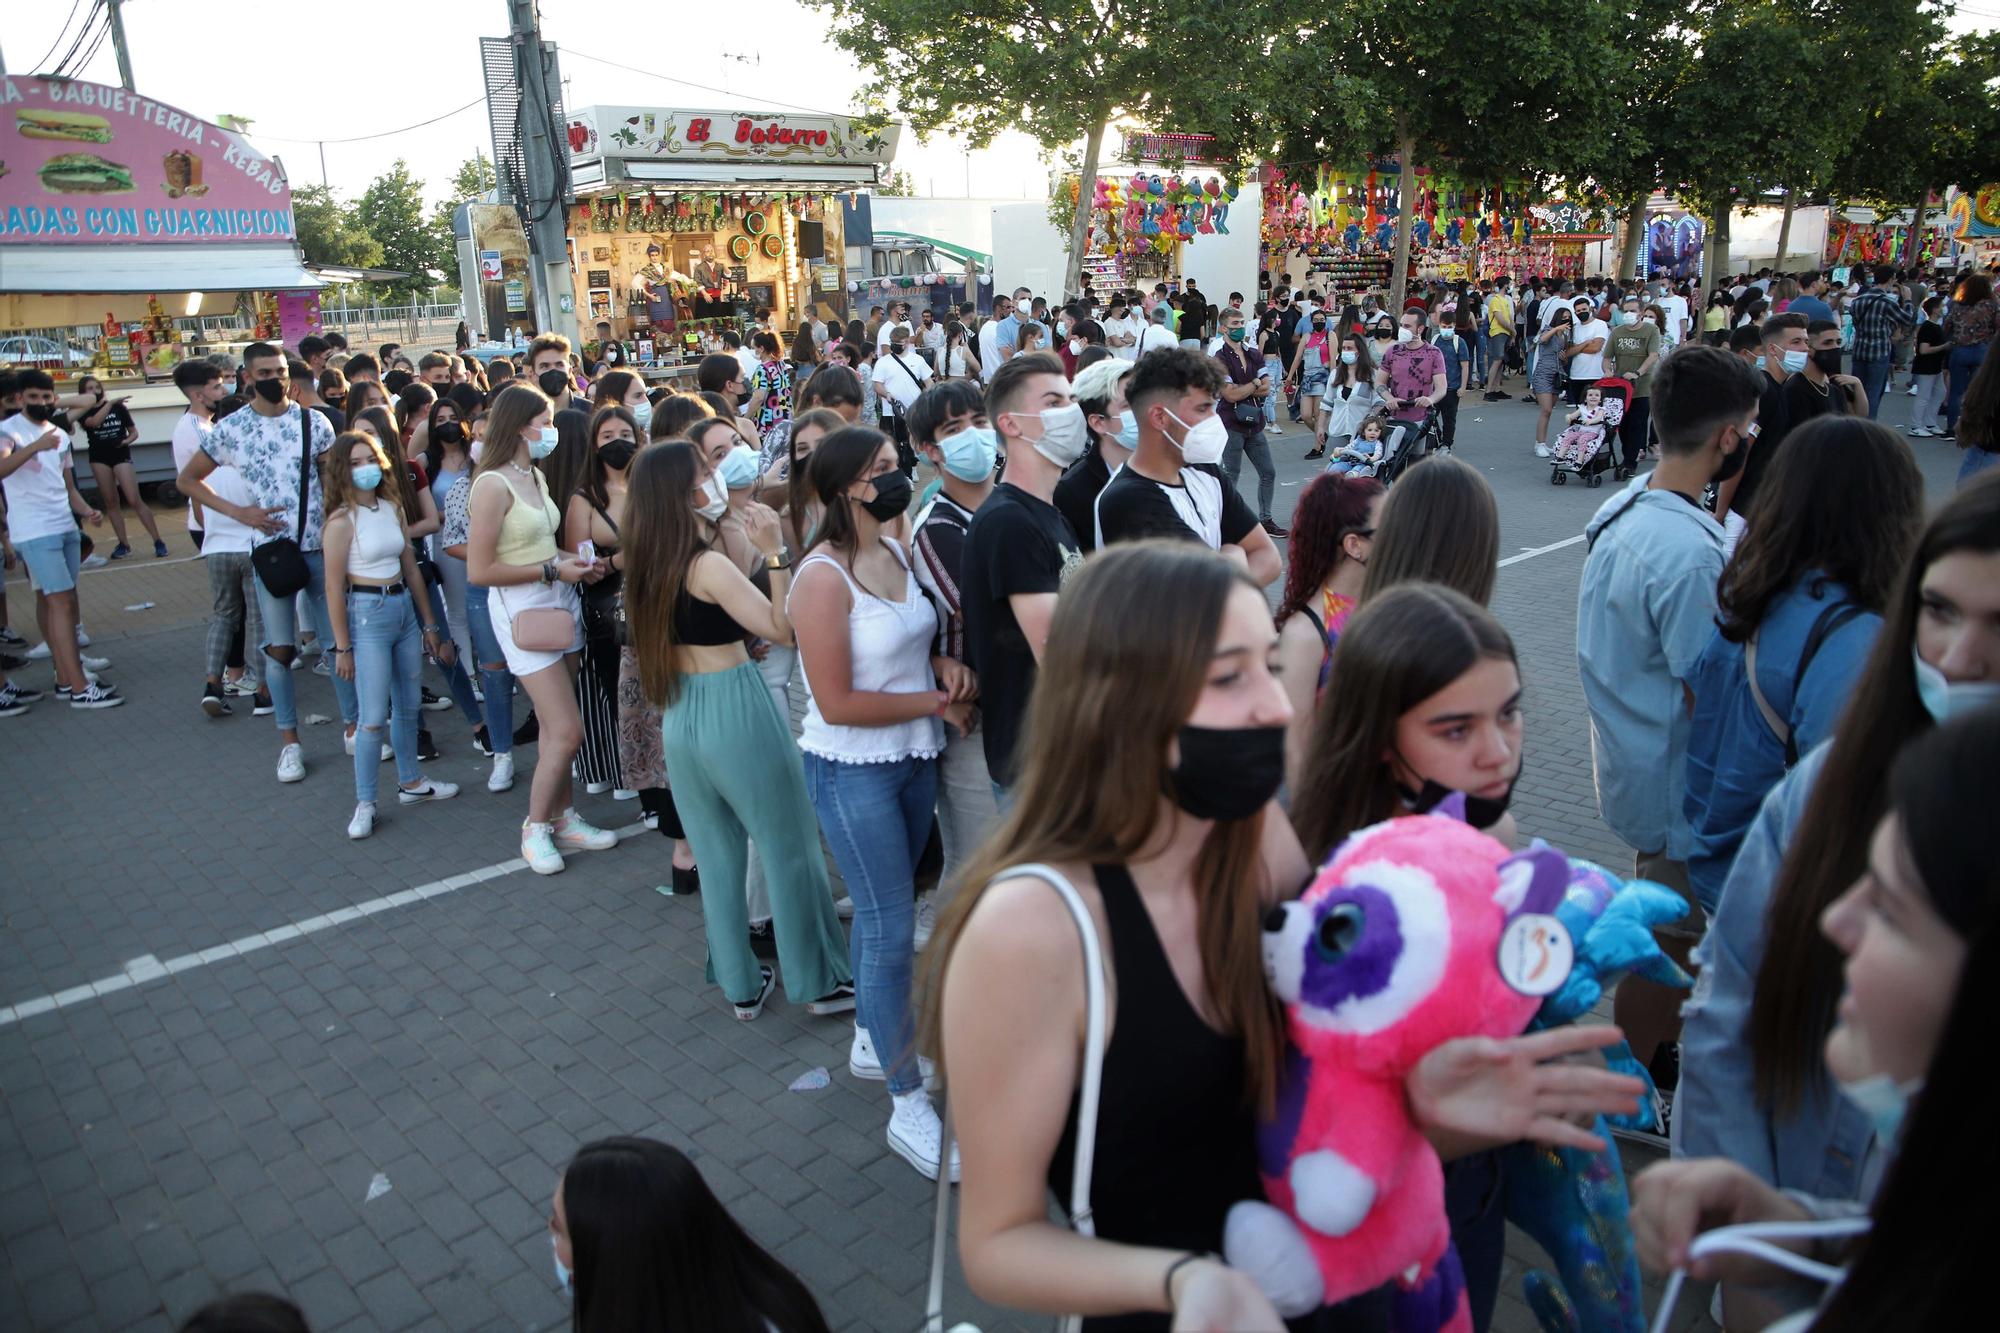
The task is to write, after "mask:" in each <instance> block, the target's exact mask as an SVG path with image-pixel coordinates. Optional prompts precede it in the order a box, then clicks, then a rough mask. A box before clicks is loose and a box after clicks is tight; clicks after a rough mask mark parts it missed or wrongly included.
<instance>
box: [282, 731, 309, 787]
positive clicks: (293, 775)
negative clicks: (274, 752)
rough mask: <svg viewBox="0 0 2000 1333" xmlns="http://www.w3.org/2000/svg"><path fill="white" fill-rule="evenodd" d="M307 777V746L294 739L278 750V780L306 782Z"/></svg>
mask: <svg viewBox="0 0 2000 1333" xmlns="http://www.w3.org/2000/svg"><path fill="white" fill-rule="evenodd" d="M305 778H306V751H305V747H304V746H302V745H300V744H299V743H298V742H297V741H293V742H292V743H291V744H290V745H287V746H286V747H285V748H284V749H282V750H280V751H278V781H280V782H304V781H305Z"/></svg>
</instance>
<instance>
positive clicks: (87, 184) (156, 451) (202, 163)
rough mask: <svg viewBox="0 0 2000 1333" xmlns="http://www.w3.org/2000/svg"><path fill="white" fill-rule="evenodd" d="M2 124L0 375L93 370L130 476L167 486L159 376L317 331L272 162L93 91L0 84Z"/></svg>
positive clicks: (165, 394)
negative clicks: (113, 406) (128, 441)
mask: <svg viewBox="0 0 2000 1333" xmlns="http://www.w3.org/2000/svg"><path fill="white" fill-rule="evenodd" d="M0 118H4V119H0V135H4V139H0V143H4V145H5V146H4V148H3V149H0V365H33V366H37V367H40V368H42V369H46V370H48V371H49V372H50V373H52V374H54V375H57V376H59V377H63V378H73V377H77V376H80V375H86V374H88V375H95V376H96V377H97V378H99V379H100V380H101V381H103V382H104V384H105V386H106V388H107V390H108V391H109V392H110V393H112V394H114V395H115V396H118V397H122V398H125V399H127V403H126V409H127V411H128V412H130V413H131V415H132V418H133V420H134V422H135V423H136V424H137V425H138V428H139V443H138V444H137V445H135V446H134V448H133V463H134V465H135V467H136V469H137V471H138V474H139V478H140V480H141V481H158V480H164V479H166V478H169V477H171V476H172V475H173V465H172V458H171V453H170V451H169V448H168V446H169V443H170V441H171V437H172V433H173V425H174V420H175V418H177V417H178V416H179V415H180V413H181V411H182V410H183V408H184V406H185V405H184V404H183V402H182V400H181V397H180V394H179V392H178V391H177V390H175V389H174V388H173V387H172V385H171V384H170V383H168V377H169V376H170V375H171V374H172V372H173V368H174V366H175V365H177V364H179V363H180V362H181V361H182V360H184V359H186V358H187V357H189V356H193V355H205V354H209V353H216V352H223V353H231V352H236V351H239V350H240V349H241V348H242V347H243V345H245V344H246V343H248V342H251V341H254V340H260V339H269V340H272V341H279V340H282V341H283V342H286V343H289V344H295V343H296V342H297V341H298V339H300V338H302V337H304V336H305V335H306V334H308V333H312V332H314V331H316V330H317V329H318V328H319V291H320V287H321V282H320V280H319V279H318V278H316V277H315V276H313V274H312V273H310V272H309V271H308V270H307V269H306V267H305V265H304V263H303V261H302V256H301V255H300V252H299V246H298V238H297V229H296V226H295V225H294V222H293V218H292V196H291V187H290V184H289V183H288V181H287V180H286V176H285V169H284V166H283V164H281V163H280V162H279V161H278V160H277V159H276V158H267V157H265V156H264V155H263V154H261V153H259V152H258V151H257V150H256V149H255V148H253V147H251V146H250V144H249V143H248V142H247V141H246V140H245V139H244V138H243V137H242V136H241V135H239V134H237V133H235V132H234V131H231V130H227V129H224V128H222V127H221V126H218V125H213V124H210V123H209V122H207V121H204V120H201V119H199V118H197V117H195V116H192V115H189V114H188V113H187V112H185V111H181V110H178V109H177V108H174V107H170V106H167V105H166V104H164V103H161V102H157V101H154V100H153V99H152V98H149V97H146V96H144V95H142V94H139V93H135V92H132V91H129V90H127V89H125V88H118V87H112V86H109V85H106V84H99V83H86V82H83V81H81V80H76V79H45V78H35V77H27V76H17V77H11V78H0ZM6 127H11V129H12V133H11V134H7V133H6Z"/></svg>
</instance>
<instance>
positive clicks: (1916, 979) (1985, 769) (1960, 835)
mask: <svg viewBox="0 0 2000 1333" xmlns="http://www.w3.org/2000/svg"><path fill="white" fill-rule="evenodd" d="M1877 780H1878V781H1880V779H1879V778H1878V779H1877ZM1883 785H1884V787H1885V793H1884V795H1885V801H1884V807H1885V808H1884V809H1883V811H1882V812H1881V816H1880V818H1879V819H1875V820H1871V821H1869V822H1868V823H1867V824H1866V825H1865V826H1864V827H1863V828H1862V829H1861V839H1862V841H1863V842H1864V844H1865V848H1866V851H1865V855H1864V860H1863V862H1862V867H1861V869H1860V871H1859V872H1858V873H1857V874H1856V875H1855V876H1854V878H1853V879H1852V880H1849V881H1845V882H1843V883H1840V884H1830V885H1825V886H1822V888H1821V889H1820V893H1821V894H1822V896H1825V897H1827V898H1830V899H1831V900H1832V901H1831V902H1830V903H1829V904H1828V905H1827V906H1826V907H1825V908H1824V910H1822V911H1821V912H1820V913H1819V915H1818V917H1817V919H1816V920H1815V921H1814V922H1813V923H1812V924H1813V926H1814V927H1815V934H1816V935H1817V936H1818V943H1820V944H1822V945H1825V946H1826V947H1828V948H1830V949H1831V950H1832V951H1833V952H1834V954H1835V957H1836V958H1837V959H1838V960H1840V961H1839V964H1838V973H1839V976H1838V981H1839V989H1840V991H1841V993H1842V997H1843V998H1842V999H1841V1002H1840V1008H1839V1010H1838V1012H1837V1013H1836V1014H1835V1015H1833V1016H1832V1018H1831V1021H1830V1022H1829V1024H1828V1029H1827V1032H1826V1034H1825V1038H1824V1040H1823V1041H1818V1042H1813V1043H1810V1045H1809V1048H1808V1051H1807V1052H1806V1053H1808V1054H1809V1055H1810V1057H1811V1059H1812V1061H1813V1063H1814V1064H1815V1066H1817V1068H1816V1070H1815V1078H1816V1079H1817V1080H1819V1081H1822V1082H1825V1083H1827V1084H1829V1085H1832V1086H1837V1087H1838V1088H1839V1089H1840V1091H1839V1092H1838V1093H1834V1094H1833V1095H1835V1096H1837V1097H1839V1098H1840V1100H1842V1101H1843V1102H1845V1103H1847V1105H1848V1107H1849V1109H1851V1110H1852V1111H1854V1112H1855V1113H1856V1114H1859V1115H1862V1116H1863V1118H1864V1119H1865V1120H1866V1121H1867V1123H1868V1124H1869V1125H1870V1126H1871V1127H1872V1130H1873V1132H1874V1136H1875V1140H1876V1144H1877V1146H1878V1149H1879V1151H1880V1155H1882V1156H1884V1157H1887V1156H1889V1155H1890V1154H1893V1155H1894V1160H1893V1161H1890V1162H1889V1163H1888V1164H1887V1166H1886V1168H1885V1174H1884V1179H1883V1181H1882V1185H1881V1188H1880V1189H1879V1190H1878V1191H1877V1192H1876V1193H1875V1197H1874V1201H1873V1204H1872V1206H1868V1207H1867V1212H1868V1214H1869V1217H1870V1223H1869V1226H1868V1229H1867V1234H1866V1235H1865V1236H1863V1237H1861V1238H1860V1239H1858V1240H1855V1241H1854V1242H1852V1244H1851V1245H1835V1244H1830V1243H1827V1242H1821V1243H1820V1244H1819V1245H1818V1246H1817V1247H1816V1248H1817V1249H1818V1250H1820V1251H1822V1253H1818V1254H1815V1255H1813V1257H1815V1258H1820V1259H1825V1260H1830V1261H1833V1262H1836V1263H1837V1262H1841V1261H1842V1260H1844V1261H1845V1265H1846V1267H1845V1272H1844V1274H1843V1276H1842V1278H1841V1279H1840V1280H1839V1281H1838V1282H1837V1283H1836V1284H1835V1285H1834V1286H1833V1287H1832V1289H1831V1290H1830V1291H1829V1292H1828V1293H1826V1296H1825V1299H1824V1303H1823V1304H1822V1305H1821V1306H1820V1308H1818V1309H1817V1310H1815V1311H1812V1312H1811V1313H1809V1314H1801V1313H1797V1312H1794V1313H1791V1314H1789V1315H1787V1316H1781V1318H1780V1321H1779V1322H1776V1323H1769V1327H1771V1328H1772V1329H1774V1330H1775V1329H1778V1328H1780V1327H1782V1328H1784V1329H1787V1330H1797V1331H1799V1333H1803V1331H1804V1330H1811V1333H1850V1330H1851V1331H1853V1333H1861V1331H1863V1330H1875V1329H1885V1328H1953V1327H1963V1326H1966V1325H1967V1324H1968V1323H1975V1324H1976V1323H1977V1322H1978V1316H1976V1315H1973V1314H1971V1313H1970V1312H1971V1311H1976V1310H1978V1309H1982V1308H1984V1307H1985V1306H1986V1304H1987V1297H1986V1289H1987V1287H1988V1285H1989V1282H1990V1271H1991V1265H1992V1255H1991V1249H1992V1247H1991V1245H1990V1244H1989V1243H1988V1241H1987V1234H1986V1232H1985V1231H1984V1230H1983V1229H1982V1228H1980V1227H1979V1226H1977V1225H1976V1224H1974V1223H1973V1222H1972V1221H1971V1220H1970V1219H1969V1217H1968V1216H1966V1214H1967V1212H1968V1210H1970V1209H1975V1208H1978V1207H1979V1206H1980V1205H1982V1204H1983V1203H1984V1201H1985V1200H1986V1198H1987V1197H1989V1196H1988V1186H1990V1185H1991V1184H1992V1183H1993V1181H1994V1178H1995V1175H1996V1168H2000V1154H1997V1153H1996V1151H1995V1147H1994V1140H1993V1136H1992V1134H1991V1133H1990V1132H1989V1130H1988V1127H1987V1126H1986V1124H1985V1123H1984V1120H1983V1118H1982V1117H1980V1116H1977V1115H1968V1114H1967V1108H1969V1107H1977V1106H1980V1105H1983V1104H1984V1103H1985V1101H1986V1100H1987V1098H1988V1097H1989V1095H1990V1094H1989V1093H1988V1092H1987V1088H1988V1086H1989V1084H1990V1070H1989V1069H1988V1052H1989V1051H1990V1049H1991V1046H1992V1027H1993V1014H1994V1011H1995V1009H1996V1007H2000V992H1996V989H1995V988H1996V979H2000V930H1996V929H1995V922H1996V919H2000V862H1996V860H1995V859H1994V857H1993V847H1992V837H1991V833H1990V828H1989V825H1988V823H1987V820H1988V819H1990V817H1991V808H1992V794H1993V792H1994V791H1996V790H2000V709H1996V708H1993V707H1987V708H1984V709H1982V710H1980V711H1978V712H1975V713H1972V714H1970V715H1968V716H1965V717H1959V718H1954V720H1952V721H1951V722H1949V723H1947V724H1946V725H1944V726H1943V727H1940V728H1938V729H1937V730H1936V731H1933V732H1930V733H1927V734H1923V735H1920V736H1918V737H1917V738H1916V739H1914V740H1912V741H1911V742H1909V744H1908V745H1907V746H1906V747H1905V748H1904V749H1903V751H1902V753H1901V754H1900V755H1899V756H1898V757H1897V758H1896V760H1895V762H1894V765H1893V766H1892V767H1891V769H1890V771H1889V775H1888V778H1887V781H1886V782H1885V783H1884V784H1883ZM1862 1208H1863V1204H1862V1203H1861V1202H1860V1201H1859V1200H1857V1198H1856V1196H1854V1195H1852V1194H1834V1195H1820V1196H1817V1197H1814V1196H1813V1195H1812V1194H1811V1193H1810V1192H1808V1191H1804V1190H1798V1189H1789V1190H1786V1191H1784V1192H1783V1193H1780V1192H1779V1191H1778V1190H1777V1189H1775V1188H1773V1186H1772V1184H1771V1182H1770V1181H1769V1180H1768V1179H1767V1178H1765V1177H1763V1176H1761V1175H1760V1174H1758V1173H1757V1172H1756V1171H1754V1170H1752V1169H1750V1168H1748V1167H1746V1166H1744V1165H1742V1164H1740V1163H1737V1162H1734V1161H1730V1160H1727V1159H1721V1158H1702V1159H1697V1160H1692V1161H1688V1160H1683V1161H1675V1162H1671V1163H1665V1164H1662V1165H1660V1166H1655V1167H1653V1168H1651V1169H1650V1170H1647V1171H1645V1172H1644V1173H1642V1174H1641V1175H1640V1176H1639V1177H1638V1178H1637V1179H1636V1180H1634V1181H1633V1185H1632V1232H1633V1239H1634V1241H1635V1242H1636V1244H1637V1247H1638V1252H1639V1258H1640V1260H1641V1262H1643V1263H1644V1264H1645V1265H1646V1266H1647V1267H1648V1268H1650V1269H1653V1270H1654V1271H1659V1272H1664V1271H1667V1270H1669V1269H1673V1268H1687V1269H1688V1270H1689V1271H1690V1273H1691V1275H1692V1276H1694V1277H1695V1278H1696V1279H1698V1280H1707V1281H1713V1280H1715V1279H1717V1278H1720V1279H1721V1280H1722V1282H1723V1288H1722V1291H1723V1299H1724V1303H1725V1313H1730V1312H1731V1310H1732V1309H1733V1308H1734V1307H1735V1306H1736V1305H1738V1304H1739V1303H1740V1297H1739V1293H1740V1292H1741V1293H1747V1294H1750V1295H1751V1296H1753V1297H1754V1296H1756V1295H1759V1294H1762V1293H1768V1292H1773V1291H1778V1292H1783V1291H1786V1290H1794V1291H1795V1290H1796V1289H1797V1288H1796V1286H1795V1283H1796V1279H1794V1278H1792V1277H1791V1275H1789V1274H1787V1273H1783V1272H1780V1271H1778V1270H1777V1269H1775V1268H1774V1267H1771V1266H1768V1265H1764V1264H1762V1263H1760V1262H1758V1261H1756V1260H1752V1259H1746V1258H1740V1257H1737V1256H1734V1255H1726V1256H1722V1257H1719V1258H1718V1257H1711V1258H1706V1259H1699V1260H1696V1259H1691V1258H1690V1255H1689V1247H1690V1245H1691V1244H1692V1243H1693V1241H1694V1240H1695V1238H1696V1236H1697V1235H1698V1234H1699V1233H1700V1232H1701V1231H1703V1230H1706V1229H1707V1228H1709V1227H1711V1226H1716V1225H1720V1224H1724V1223H1739V1224H1740V1223H1757V1222H1791V1223H1804V1222H1808V1221H1811V1220H1815V1219H1819V1220H1824V1219H1828V1218H1850V1219H1851V1218H1856V1217H1858V1216H1859V1215H1860V1214H1861V1212H1862ZM1781 1243H1783V1244H1786V1245H1790V1246H1797V1245H1799V1244H1800V1243H1801V1242H1800V1241H1799V1240H1796V1239H1794V1240H1787V1241H1784V1242H1781ZM1788 1284H1794V1285H1789V1286H1788ZM1775 1313H1776V1312H1775V1311H1771V1310H1768V1309H1767V1310H1759V1311H1757V1312H1755V1317H1754V1318H1752V1319H1751V1320H1749V1321H1747V1322H1745V1323H1744V1325H1743V1326H1745V1327H1763V1326H1765V1324H1766V1323H1767V1322H1768V1321H1769V1319H1770V1317H1771V1315H1773V1314H1775ZM1732 1318H1734V1316H1733V1315H1732ZM1731 1326H1732V1327H1735V1326H1736V1325H1735V1324H1734V1323H1732V1324H1731Z"/></svg>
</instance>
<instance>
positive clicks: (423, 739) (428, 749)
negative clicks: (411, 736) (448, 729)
mask: <svg viewBox="0 0 2000 1333" xmlns="http://www.w3.org/2000/svg"><path fill="white" fill-rule="evenodd" d="M437 757H438V747H437V742H436V741H434V740H432V739H431V733H430V731H429V730H428V729H426V728H422V727H419V728H418V729H417V758H418V759H420V760H422V761H424V762H425V763H429V762H430V761H431V760H433V759H435V758H437Z"/></svg>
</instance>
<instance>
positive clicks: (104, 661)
mask: <svg viewBox="0 0 2000 1333" xmlns="http://www.w3.org/2000/svg"><path fill="white" fill-rule="evenodd" d="M78 656H79V657H80V658H81V659H82V660H83V669H84V670H85V671H109V670H111V659H110V658H108V657H92V656H91V655H90V654H89V653H80V654H78Z"/></svg>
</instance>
